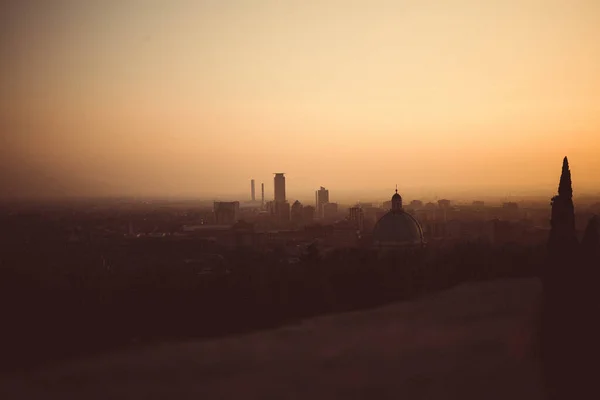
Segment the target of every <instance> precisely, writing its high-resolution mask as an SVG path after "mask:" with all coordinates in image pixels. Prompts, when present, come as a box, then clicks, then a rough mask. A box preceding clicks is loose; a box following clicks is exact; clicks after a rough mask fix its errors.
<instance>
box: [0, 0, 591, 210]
mask: <svg viewBox="0 0 600 400" xmlns="http://www.w3.org/2000/svg"><path fill="white" fill-rule="evenodd" d="M0 7H1V8H0V26H1V28H0V29H2V34H1V39H0V56H1V57H2V59H3V60H9V61H10V62H3V63H2V65H1V66H0V85H1V86H0V87H2V90H1V91H0V105H1V106H0V128H1V130H0V143H1V145H0V170H1V171H2V172H1V175H0V193H2V195H3V196H35V197H38V196H115V195H126V196H197V197H205V198H212V197H218V196H221V197H227V196H229V197H233V198H240V199H243V198H241V196H242V195H245V196H247V193H248V183H249V180H250V179H251V178H255V179H256V180H257V182H266V184H267V189H266V190H267V195H268V196H271V195H272V186H271V185H272V176H273V175H272V173H273V172H277V171H283V172H285V173H286V176H287V177H288V196H289V197H290V198H300V199H311V198H312V196H313V194H314V190H315V189H317V188H318V187H319V186H320V185H325V186H327V187H328V188H329V189H330V190H331V191H332V196H336V195H338V196H342V194H346V195H347V196H348V198H350V197H352V196H354V198H355V199H361V198H364V197H365V193H367V194H368V193H371V194H373V193H375V195H374V197H379V198H381V199H387V198H388V196H389V193H390V192H391V191H392V190H393V189H394V187H395V184H398V185H399V187H400V188H401V192H402V193H403V194H404V195H405V196H408V198H412V197H417V196H425V197H430V198H433V197H435V196H440V197H443V196H450V197H452V196H455V197H456V196H459V194H460V193H466V194H465V197H469V198H472V197H475V196H478V195H484V194H490V195H497V196H505V195H507V194H508V193H522V194H538V195H544V196H546V197H547V196H548V193H553V192H554V191H555V190H556V176H555V175H556V168H555V166H556V160H557V159H561V158H562V157H563V156H564V155H565V154H569V157H570V160H571V169H572V171H573V173H574V174H575V175H576V176H577V180H576V182H574V188H575V195H576V196H577V195H579V194H582V193H597V192H598V191H600V184H599V182H598V179H597V177H598V172H599V171H600V158H599V157H598V156H597V155H598V154H600V139H599V137H600V135H599V132H600V119H599V117H598V115H600V78H598V74H597V71H598V70H600V46H598V37H600V25H599V24H598V20H600V3H599V2H597V1H594V0H587V1H586V0H578V1H534V0H519V1H516V0H490V1H485V2H481V1H475V0H473V1H467V0H463V1H459V0H453V1H446V0H431V1H374V2H364V1H333V0H330V1H303V2H299V1H289V2H279V1H270V0H265V1H241V0H231V1H177V2H169V1H141V0H140V1H112V0H111V1H92V0H90V1H85V2H82V1H68V0H56V1H51V2H48V1H41V0H30V1H5V2H2V6H0Z"/></svg>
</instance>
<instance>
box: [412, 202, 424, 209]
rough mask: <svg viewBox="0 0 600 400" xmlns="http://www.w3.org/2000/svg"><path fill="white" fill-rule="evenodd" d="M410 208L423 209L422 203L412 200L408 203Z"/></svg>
mask: <svg viewBox="0 0 600 400" xmlns="http://www.w3.org/2000/svg"><path fill="white" fill-rule="evenodd" d="M410 206H411V207H412V208H422V207H423V202H422V201H421V200H413V201H411V202H410Z"/></svg>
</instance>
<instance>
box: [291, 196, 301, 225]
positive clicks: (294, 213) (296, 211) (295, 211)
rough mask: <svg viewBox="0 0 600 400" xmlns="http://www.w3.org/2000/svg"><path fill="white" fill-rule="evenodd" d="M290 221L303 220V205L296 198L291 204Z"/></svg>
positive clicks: (296, 222) (297, 222) (299, 222)
mask: <svg viewBox="0 0 600 400" xmlns="http://www.w3.org/2000/svg"><path fill="white" fill-rule="evenodd" d="M291 221H292V222H293V223H294V224H301V223H303V222H304V207H303V206H302V203H300V202H299V201H298V200H296V201H295V202H294V204H292V209H291Z"/></svg>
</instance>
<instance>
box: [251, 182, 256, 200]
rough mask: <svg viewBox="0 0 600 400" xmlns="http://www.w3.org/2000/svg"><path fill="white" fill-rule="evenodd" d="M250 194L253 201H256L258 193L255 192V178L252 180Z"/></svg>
mask: <svg viewBox="0 0 600 400" xmlns="http://www.w3.org/2000/svg"><path fill="white" fill-rule="evenodd" d="M250 196H251V197H252V201H253V202H254V201H256V193H255V192H254V179H252V180H251V181H250Z"/></svg>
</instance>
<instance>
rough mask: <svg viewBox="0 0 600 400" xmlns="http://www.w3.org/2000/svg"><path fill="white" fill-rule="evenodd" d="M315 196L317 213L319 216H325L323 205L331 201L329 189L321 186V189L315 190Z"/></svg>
mask: <svg viewBox="0 0 600 400" xmlns="http://www.w3.org/2000/svg"><path fill="white" fill-rule="evenodd" d="M315 197H316V200H317V204H316V205H317V215H318V216H319V218H323V206H324V205H325V204H327V203H329V190H327V189H325V188H324V187H323V186H321V187H320V188H319V190H317V191H316V192H315Z"/></svg>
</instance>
